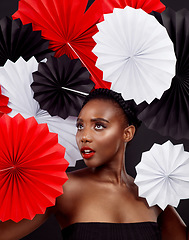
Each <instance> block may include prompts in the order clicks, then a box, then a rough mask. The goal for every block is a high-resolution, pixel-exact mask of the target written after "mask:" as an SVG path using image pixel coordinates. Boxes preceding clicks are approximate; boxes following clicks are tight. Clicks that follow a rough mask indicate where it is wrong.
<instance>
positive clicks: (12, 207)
mask: <svg viewBox="0 0 189 240" xmlns="http://www.w3.org/2000/svg"><path fill="white" fill-rule="evenodd" d="M0 139H1V144H0V186H1V187H0V219H1V221H6V220H9V219H11V220H13V221H15V222H19V221H20V220H22V219H23V218H26V219H32V218H33V217H34V216H35V215H36V214H42V213H44V212H45V210H46V208H47V207H50V206H53V205H55V198H56V197H58V196H60V195H61V194H62V193H63V190H62V185H63V184H64V183H65V182H66V181H67V176H66V173H65V170H66V168H67V167H68V162H67V161H66V160H65V159H64V153H65V148H64V147H63V146H61V145H60V144H58V136H57V134H55V133H50V132H49V130H48V127H47V125H46V124H37V122H36V120H35V119H34V117H32V118H28V119H24V118H23V117H22V116H21V115H20V114H18V115H16V116H15V117H14V118H11V117H9V116H8V115H4V116H3V117H1V119H0Z"/></svg>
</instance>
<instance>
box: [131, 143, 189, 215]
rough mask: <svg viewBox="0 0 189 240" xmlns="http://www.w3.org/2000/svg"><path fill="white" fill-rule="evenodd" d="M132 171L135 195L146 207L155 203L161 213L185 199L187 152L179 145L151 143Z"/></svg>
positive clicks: (187, 195)
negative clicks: (136, 191) (137, 193)
mask: <svg viewBox="0 0 189 240" xmlns="http://www.w3.org/2000/svg"><path fill="white" fill-rule="evenodd" d="M136 171H137V176H136V178H135V184H136V185H137V186H138V188H139V196H140V197H144V198H146V200H147V202H148V204H149V206H150V207H151V206H153V205H156V204H157V205H158V206H159V207H160V208H161V209H162V210H164V209H165V208H166V206H167V205H172V206H174V207H177V206H178V204H179V201H180V199H186V198H189V191H188V189H189V153H188V152H186V151H184V147H183V144H178V145H173V144H172V143H171V142H170V141H167V142H165V143H164V144H162V145H159V144H156V143H155V144H154V145H153V146H152V148H151V149H150V150H149V151H147V152H143V153H142V158H141V162H140V163H139V164H138V165H137V166H136Z"/></svg>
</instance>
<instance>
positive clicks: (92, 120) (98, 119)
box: [91, 118, 109, 123]
mask: <svg viewBox="0 0 189 240" xmlns="http://www.w3.org/2000/svg"><path fill="white" fill-rule="evenodd" d="M98 121H103V122H107V123H109V121H108V120H107V119H104V118H92V119H91V122H98Z"/></svg>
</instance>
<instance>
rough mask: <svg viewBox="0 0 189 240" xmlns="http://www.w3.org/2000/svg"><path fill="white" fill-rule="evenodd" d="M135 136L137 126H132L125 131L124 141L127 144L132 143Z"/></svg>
mask: <svg viewBox="0 0 189 240" xmlns="http://www.w3.org/2000/svg"><path fill="white" fill-rule="evenodd" d="M134 134H135V126H134V125H130V126H128V127H126V128H125V129H124V141H125V142H130V141H131V140H132V139H133V137H134Z"/></svg>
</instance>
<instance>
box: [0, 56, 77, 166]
mask: <svg viewBox="0 0 189 240" xmlns="http://www.w3.org/2000/svg"><path fill="white" fill-rule="evenodd" d="M37 69H38V63H37V61H36V60H35V58H34V57H33V58H31V59H29V60H28V61H27V62H26V61H25V60H23V59H22V58H19V59H18V60H17V61H16V63H13V62H11V61H10V60H8V61H7V62H6V64H5V66H4V67H1V68H0V85H2V93H3V94H4V95H5V96H6V97H9V103H8V106H9V107H10V108H11V109H12V112H11V113H9V116H11V117H14V116H15V115H16V114H18V113H20V114H21V115H22V116H23V117H24V118H28V117H32V116H34V117H35V119H36V120H37V122H38V123H47V124H48V127H49V130H50V131H51V132H54V133H57V134H58V140H59V143H60V144H61V145H63V146H64V147H65V148H66V154H65V158H66V160H67V161H68V162H69V163H70V166H75V163H76V160H78V159H81V155H80V153H79V150H78V148H77V144H76V140H75V134H76V126H75V125H76V117H68V118H67V119H66V120H64V119H62V118H60V117H58V116H53V117H52V116H51V115H50V114H49V113H48V112H47V111H45V110H42V109H40V106H39V103H38V102H37V101H36V100H35V99H34V98H33V90H32V89H31V87H30V85H31V84H32V82H33V78H32V73H33V72H35V71H37Z"/></svg>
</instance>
